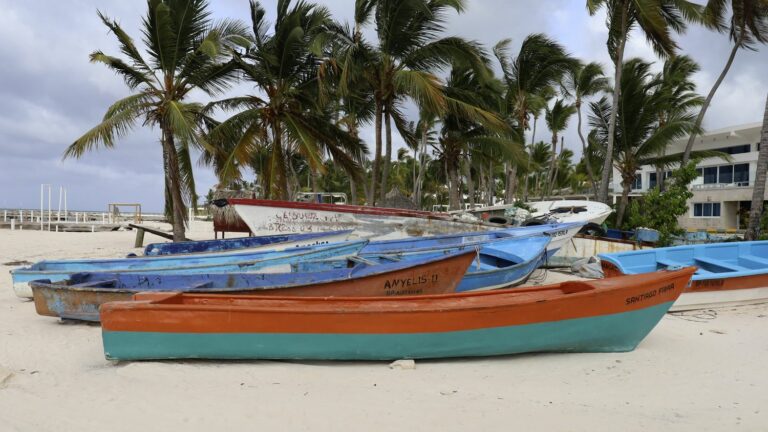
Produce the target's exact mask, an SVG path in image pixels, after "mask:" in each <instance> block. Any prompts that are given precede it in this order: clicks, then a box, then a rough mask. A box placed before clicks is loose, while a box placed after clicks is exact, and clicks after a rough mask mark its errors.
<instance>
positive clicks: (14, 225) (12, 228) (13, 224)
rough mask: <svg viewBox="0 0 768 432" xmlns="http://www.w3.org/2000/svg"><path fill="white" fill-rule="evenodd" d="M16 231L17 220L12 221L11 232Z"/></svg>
mask: <svg viewBox="0 0 768 432" xmlns="http://www.w3.org/2000/svg"><path fill="white" fill-rule="evenodd" d="M15 229H16V219H11V231H13V230H15Z"/></svg>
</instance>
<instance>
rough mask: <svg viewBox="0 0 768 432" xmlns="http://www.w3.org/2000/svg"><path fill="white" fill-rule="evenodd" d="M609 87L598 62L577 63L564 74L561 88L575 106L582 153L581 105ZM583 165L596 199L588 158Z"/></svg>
mask: <svg viewBox="0 0 768 432" xmlns="http://www.w3.org/2000/svg"><path fill="white" fill-rule="evenodd" d="M609 88H610V87H609V81H608V78H606V77H605V75H604V73H603V67H602V66H601V65H600V63H595V62H592V63H588V64H586V65H583V64H579V65H578V66H576V67H574V68H571V69H570V70H569V71H568V73H566V74H565V77H564V79H563V82H562V85H561V89H562V92H563V95H564V96H566V97H569V98H572V99H573V105H574V106H575V107H576V115H577V116H578V122H579V124H578V126H577V128H576V131H577V132H578V134H579V140H581V150H582V154H586V153H587V141H586V140H585V139H584V134H583V133H582V129H581V105H582V103H583V102H584V99H585V98H589V97H592V96H594V95H596V94H598V93H600V92H603V91H609ZM584 165H585V167H586V169H587V177H588V178H589V183H590V185H591V186H592V193H593V194H594V197H595V199H597V183H596V182H595V172H594V170H593V169H592V164H591V163H590V160H589V158H584Z"/></svg>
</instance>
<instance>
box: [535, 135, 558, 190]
mask: <svg viewBox="0 0 768 432" xmlns="http://www.w3.org/2000/svg"><path fill="white" fill-rule="evenodd" d="M529 147H530V150H529V153H530V155H531V169H530V171H531V172H532V173H534V177H535V179H534V185H533V186H534V187H533V193H534V195H535V194H537V193H538V191H539V190H540V189H539V188H540V187H541V186H543V185H542V184H541V183H542V182H541V177H542V175H543V174H544V167H548V166H549V165H550V163H551V159H552V158H553V157H554V154H553V153H552V151H551V150H550V148H549V147H550V146H549V144H547V143H545V142H544V141H539V142H537V143H535V144H531V145H530V146H529Z"/></svg>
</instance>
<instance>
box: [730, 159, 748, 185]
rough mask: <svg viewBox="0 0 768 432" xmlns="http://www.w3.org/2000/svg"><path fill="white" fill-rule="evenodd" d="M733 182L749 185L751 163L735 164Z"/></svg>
mask: <svg viewBox="0 0 768 432" xmlns="http://www.w3.org/2000/svg"><path fill="white" fill-rule="evenodd" d="M733 182H734V183H736V184H737V185H739V186H749V164H736V165H734V166H733Z"/></svg>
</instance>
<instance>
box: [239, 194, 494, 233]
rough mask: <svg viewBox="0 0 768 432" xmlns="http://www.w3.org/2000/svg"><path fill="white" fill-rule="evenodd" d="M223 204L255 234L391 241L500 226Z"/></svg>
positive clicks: (422, 215)
mask: <svg viewBox="0 0 768 432" xmlns="http://www.w3.org/2000/svg"><path fill="white" fill-rule="evenodd" d="M226 202H227V203H228V205H231V206H233V207H234V208H235V210H236V211H237V213H238V214H239V215H240V217H241V218H242V219H243V221H245V223H246V224H248V227H250V229H251V231H252V232H253V233H254V234H255V235H269V234H276V233H300V232H307V231H312V232H317V231H335V230H344V229H352V230H355V233H356V234H357V235H359V236H360V237H366V238H371V239H393V238H402V237H408V236H425V235H437V234H449V233H460V232H466V231H485V230H488V229H492V228H501V227H502V226H501V225H497V224H488V223H484V222H482V221H480V220H477V219H475V218H472V217H470V218H471V219H467V218H461V217H458V216H452V215H449V214H447V213H433V212H426V211H418V210H402V209H391V208H383V207H365V206H355V205H345V204H321V203H306V202H291V201H274V200H257V199H235V198H230V199H227V200H226Z"/></svg>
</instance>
